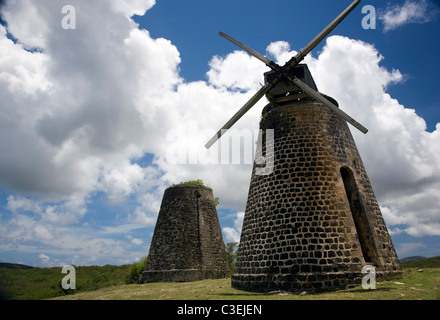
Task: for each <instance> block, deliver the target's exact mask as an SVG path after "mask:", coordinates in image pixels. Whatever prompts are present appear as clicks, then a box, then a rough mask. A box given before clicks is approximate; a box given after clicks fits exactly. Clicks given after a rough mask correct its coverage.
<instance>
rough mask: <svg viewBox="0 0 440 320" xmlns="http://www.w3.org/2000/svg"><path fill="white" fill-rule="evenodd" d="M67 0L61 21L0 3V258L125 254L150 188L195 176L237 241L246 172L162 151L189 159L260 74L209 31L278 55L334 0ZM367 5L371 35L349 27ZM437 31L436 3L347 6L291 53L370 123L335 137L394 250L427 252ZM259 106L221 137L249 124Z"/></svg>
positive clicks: (288, 51)
mask: <svg viewBox="0 0 440 320" xmlns="http://www.w3.org/2000/svg"><path fill="white" fill-rule="evenodd" d="M69 4H70V5H72V6H73V7H74V8H75V12H74V15H75V26H74V28H72V29H65V28H63V27H62V23H61V21H62V20H63V18H64V17H65V16H66V14H62V13H61V10H62V8H63V6H64V5H65V3H61V2H57V1H45V0H34V1H29V2H20V1H15V2H12V1H9V2H8V1H6V2H5V3H4V4H3V6H2V7H0V13H1V17H2V19H1V26H0V53H1V54H0V82H1V86H0V101H1V102H0V147H1V150H2V152H1V154H0V261H5V262H16V263H24V264H29V265H34V266H58V265H64V264H75V265H91V264H98V265H103V264H123V263H132V262H134V261H137V260H138V259H140V258H142V257H143V256H145V255H146V254H147V253H148V248H149V244H150V242H151V237H152V233H153V231H154V224H155V219H156V217H157V214H158V210H159V207H160V201H161V199H162V195H163V191H164V190H165V188H166V187H167V186H169V185H171V184H173V183H179V182H181V181H185V180H194V179H203V180H204V181H205V183H206V184H208V185H209V186H210V187H212V188H213V192H214V196H217V197H219V198H220V204H219V206H218V207H217V209H218V214H219V219H220V224H221V227H222V230H223V235H224V238H225V241H227V242H230V241H235V240H237V239H238V237H239V234H240V228H241V222H242V219H243V212H244V210H245V203H246V197H247V191H248V187H249V179H250V173H251V169H252V166H251V165H250V164H248V163H241V164H228V165H225V164H223V165H221V164H208V165H207V164H203V163H200V161H198V162H196V163H194V164H187V163H177V164H176V163H173V161H170V160H172V159H170V155H171V156H172V155H173V150H184V151H185V150H186V151H191V150H192V151H195V153H197V154H198V155H201V154H202V152H204V151H202V149H203V145H204V143H205V142H206V140H207V138H209V136H210V135H209V134H208V133H209V132H211V131H213V130H215V131H216V130H217V129H219V128H220V126H221V125H222V124H223V123H224V122H226V121H227V120H228V119H229V117H230V116H231V115H232V114H234V113H235V112H236V111H237V110H238V109H239V108H240V107H241V105H243V103H244V102H246V101H247V100H248V99H249V98H250V97H251V96H252V95H253V94H254V93H255V92H256V91H257V90H258V88H259V87H260V83H263V81H264V80H263V76H262V75H263V73H264V72H265V71H267V68H266V67H265V66H264V65H263V64H262V63H261V62H260V61H257V60H256V59H254V58H251V57H249V56H248V55H247V54H245V53H243V52H242V51H240V50H239V49H238V48H237V47H235V46H234V45H233V44H231V43H229V42H228V41H226V40H225V39H223V38H221V37H220V36H218V35H217V33H218V31H223V32H225V33H227V34H229V35H231V36H233V37H235V38H236V39H238V40H240V41H242V42H243V43H245V44H247V45H248V46H250V47H251V48H253V49H255V50H256V51H258V52H260V53H262V54H264V55H267V56H269V57H270V58H271V59H273V60H274V61H277V62H279V63H282V62H284V61H285V60H286V59H288V58H290V57H291V56H292V55H293V54H294V53H295V52H296V51H298V50H299V49H301V48H302V47H304V46H305V45H306V44H307V43H308V42H309V41H310V40H311V39H312V38H313V37H314V36H315V35H316V34H317V33H319V32H320V31H321V30H322V29H323V28H324V27H325V26H326V25H327V24H328V23H329V22H330V21H332V20H333V19H334V17H336V16H337V15H338V14H339V13H340V12H341V11H342V10H343V9H344V8H345V7H346V6H348V5H349V4H350V1H345V0H344V1H343V0H338V1H322V0H310V1H287V0H274V1H271V2H270V5H269V3H268V2H267V1H260V0H252V1H250V0H240V1H236V0H235V1H231V0H226V1H223V2H221V3H215V4H213V3H212V2H210V1H194V0H186V1H181V0H163V1H161V0H157V1H154V0H137V1H135V0H126V1H117V2H108V1H93V2H83V1H69ZM366 5H371V6H373V7H374V8H375V10H376V29H368V30H366V29H364V28H363V27H362V20H363V19H364V18H365V16H366V14H363V13H362V8H363V7H364V6H366ZM72 14H73V13H72ZM71 23H72V21H71ZM439 30H440V7H439V3H438V1H433V0H402V1H389V2H384V1H378V0H371V1H362V2H361V4H360V5H359V6H358V7H357V8H356V9H355V10H354V11H353V12H352V13H351V14H350V15H349V16H348V17H347V18H346V19H345V20H344V21H343V22H342V23H341V24H340V25H339V26H338V27H337V28H336V29H335V30H334V31H333V32H332V33H331V35H330V36H329V37H328V38H327V39H326V40H324V41H323V42H322V43H321V44H320V45H319V46H318V47H317V48H315V49H314V50H313V51H312V53H311V54H310V55H309V56H308V57H307V59H306V60H305V62H306V63H307V64H308V65H309V68H310V69H311V71H312V74H313V76H314V78H315V81H316V83H317V85H318V88H319V89H320V91H321V92H324V93H326V94H328V95H330V96H333V97H334V98H336V99H337V100H338V102H339V104H340V106H341V108H342V109H344V110H345V111H346V112H348V113H349V114H350V115H351V116H353V117H354V118H356V119H357V120H358V121H360V122H361V123H363V124H364V125H366V127H367V128H369V129H370V131H369V133H368V134H367V135H365V136H364V135H361V134H359V133H357V132H355V130H352V132H353V135H354V138H355V140H356V143H357V145H358V148H359V150H360V153H361V155H362V159H363V161H364V164H365V166H366V169H367V172H368V174H369V177H370V179H371V182H372V185H373V188H374V190H375V193H376V196H377V198H378V201H379V204H380V206H381V209H382V213H383V215H384V218H385V221H386V223H387V226H388V228H389V230H390V233H391V234H392V239H393V243H394V245H395V247H396V250H397V252H398V255H399V257H406V256H411V255H423V256H434V255H440V241H439V240H440V211H439V209H438V208H439V207H440V195H439V194H438V192H437V190H439V188H440V161H439V155H440V125H437V124H438V123H439V122H440V92H439V90H438V84H439V82H438V74H439V72H440V62H439V61H438V52H439V50H440V44H439V43H440V33H439V32H438V31H439ZM262 100H264V99H262ZM264 104H265V101H261V102H260V103H259V104H257V105H256V106H255V107H254V108H253V109H252V110H251V111H250V112H249V113H248V114H247V115H246V116H245V117H243V118H242V119H241V120H240V121H239V122H238V123H237V126H236V128H237V130H243V131H245V130H248V129H249V130H254V129H256V128H257V126H258V121H259V115H260V113H261V109H262V107H263V106H264ZM243 131H242V132H243ZM176 148H177V149H176ZM178 148H181V149H178ZM171 158H172V157H171ZM198 160H200V159H198Z"/></svg>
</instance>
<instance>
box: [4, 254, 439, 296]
mask: <svg viewBox="0 0 440 320" xmlns="http://www.w3.org/2000/svg"><path fill="white" fill-rule="evenodd" d="M402 266H403V268H404V269H403V274H402V275H401V276H400V277H399V278H395V279H393V280H386V281H385V280H381V279H378V282H377V285H376V289H375V290H364V289H362V287H361V286H358V287H355V288H351V289H346V290H338V291H334V292H326V293H319V294H310V293H307V294H306V295H303V296H301V295H295V294H287V293H279V294H262V293H252V292H246V291H241V290H236V289H233V288H232V287H231V280H230V278H226V279H215V280H204V281H197V282H182V283H149V284H125V283H126V280H127V279H128V276H129V274H130V265H124V266H110V265H107V266H102V267H100V266H84V267H81V266H79V267H76V268H75V269H76V290H63V289H62V287H61V280H62V278H63V277H64V276H65V275H64V274H62V273H61V267H58V268H31V269H23V268H22V267H20V268H18V267H17V266H12V267H11V266H9V267H1V268H0V299H12V300H42V299H52V298H53V299H62V300H141V299H144V300H145V299H146V300H439V299H440V259H439V257H433V258H428V259H423V260H420V261H418V262H414V261H408V262H404V263H402ZM14 267H17V268H14Z"/></svg>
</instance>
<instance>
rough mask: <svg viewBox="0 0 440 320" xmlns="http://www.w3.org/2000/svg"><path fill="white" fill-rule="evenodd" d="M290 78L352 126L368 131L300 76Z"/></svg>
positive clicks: (364, 131) (363, 131)
mask: <svg viewBox="0 0 440 320" xmlns="http://www.w3.org/2000/svg"><path fill="white" fill-rule="evenodd" d="M289 80H290V81H292V82H293V83H294V84H295V85H296V86H298V87H299V88H301V89H302V90H303V91H304V92H305V93H307V94H308V95H310V96H311V97H312V98H315V99H316V100H318V101H319V102H322V103H323V104H324V105H326V106H327V107H329V108H330V109H331V110H332V111H333V112H334V113H336V114H337V115H338V116H340V117H341V118H343V119H344V120H345V121H347V122H348V123H350V124H351V125H352V126H354V127H355V128H356V129H358V130H359V131H361V132H362V133H364V134H365V133H367V132H368V129H367V128H365V127H364V126H363V125H361V124H360V123H359V122H357V121H356V120H354V119H353V118H352V117H350V116H349V115H348V114H346V113H345V112H344V111H342V110H341V109H339V108H338V107H337V106H335V105H334V104H333V103H331V102H330V101H329V100H327V99H326V98H325V97H324V96H322V95H321V94H320V93H319V92H317V91H315V90H313V89H312V88H310V87H309V86H308V85H307V84H305V83H304V82H302V81H301V80H299V79H298V78H290V77H289Z"/></svg>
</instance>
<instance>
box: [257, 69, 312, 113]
mask: <svg viewBox="0 0 440 320" xmlns="http://www.w3.org/2000/svg"><path fill="white" fill-rule="evenodd" d="M277 77H281V78H282V80H281V81H279V82H278V83H277V84H276V85H275V86H274V87H273V88H272V89H271V90H269V92H267V93H266V97H267V99H268V100H269V101H270V102H272V103H275V104H277V105H280V104H284V103H286V102H291V101H316V99H315V98H313V97H311V96H310V95H308V94H307V93H306V92H304V91H303V90H302V89H301V88H300V87H298V86H297V85H295V84H293V83H292V82H291V81H290V80H289V78H297V79H299V80H300V81H302V82H304V83H305V84H306V85H308V86H309V87H310V88H312V89H313V90H315V91H317V90H318V88H317V87H316V84H315V81H314V80H313V77H312V75H311V73H310V71H309V68H308V67H307V65H306V64H299V65H297V66H295V67H294V68H291V69H290V70H287V71H284V72H280V71H275V70H272V71H269V72H266V73H265V74H264V81H265V83H270V82H272V81H274V80H275V79H276V78H277Z"/></svg>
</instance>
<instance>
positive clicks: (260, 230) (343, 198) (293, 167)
mask: <svg viewBox="0 0 440 320" xmlns="http://www.w3.org/2000/svg"><path fill="white" fill-rule="evenodd" d="M359 2H360V0H356V1H354V2H353V3H352V4H351V5H350V6H349V7H347V9H346V10H345V11H343V12H342V13H341V14H340V15H339V16H338V17H337V18H336V19H335V20H334V21H333V22H332V23H330V25H329V26H327V27H326V28H325V29H324V30H323V31H322V32H321V33H320V34H319V35H318V36H316V37H315V39H313V40H312V41H311V42H310V43H309V44H308V45H307V46H306V47H305V48H304V49H303V50H301V51H300V52H299V53H298V54H297V55H296V56H295V57H293V58H292V59H291V60H290V61H289V62H287V63H286V64H285V65H284V66H283V67H280V66H278V65H277V64H275V63H274V62H273V61H270V60H269V59H267V58H266V57H264V56H262V55H260V54H259V53H257V52H255V51H253V50H252V49H250V48H249V47H247V46H245V45H243V44H242V43H240V42H238V41H237V40H235V39H233V38H231V37H229V36H227V35H225V34H223V33H220V35H221V36H223V37H225V38H227V39H228V40H230V41H231V42H233V43H234V44H236V45H238V46H240V47H241V48H242V49H244V50H246V51H247V52H248V53H250V54H251V55H253V56H255V57H256V58H258V59H259V60H261V61H263V62H264V63H265V64H266V65H267V66H269V67H270V68H271V69H272V71H270V72H267V73H266V74H265V81H266V84H265V85H264V86H263V87H262V88H261V89H260V90H259V91H258V92H257V93H256V94H255V96H254V97H253V98H251V100H250V101H249V102H248V103H246V104H245V105H244V106H243V107H242V109H241V110H240V111H238V112H237V114H236V115H234V116H233V117H232V119H231V120H229V121H228V122H227V123H226V124H225V125H224V126H223V128H222V129H221V130H220V131H219V132H218V133H217V134H216V135H215V136H214V137H213V138H212V139H211V140H210V141H209V142H208V143H207V145H206V147H207V148H209V147H210V146H211V145H212V144H213V143H214V142H215V141H216V140H217V139H218V138H220V137H221V135H222V134H223V133H224V132H225V130H227V129H229V128H230V127H231V126H232V125H233V124H234V123H235V122H236V121H237V120H238V119H239V118H240V117H241V116H242V115H243V114H244V113H245V112H246V111H247V110H249V109H250V108H251V107H252V106H253V105H255V103H257V101H258V100H259V99H260V98H261V97H263V96H264V95H266V97H267V98H268V100H269V101H270V103H269V104H268V105H267V106H266V107H265V108H264V109H263V112H262V119H261V122H260V129H261V130H262V132H266V131H267V130H269V129H273V130H274V139H273V141H266V145H265V146H263V148H262V152H261V153H260V156H261V155H265V158H266V159H267V158H268V157H271V158H272V159H273V167H272V168H270V170H269V172H266V173H264V170H263V173H262V171H261V170H260V171H257V169H259V168H258V165H257V163H261V162H260V161H258V156H259V155H258V152H257V155H256V159H255V163H254V168H253V173H252V177H251V182H250V187H249V194H248V200H247V205H246V211H245V217H244V221H243V227H242V233H241V239H240V246H239V251H238V258H237V264H236V270H235V274H234V275H233V277H232V286H233V287H235V288H238V289H242V290H249V291H272V290H288V291H297V290H314V291H321V290H333V289H337V288H344V287H346V286H347V285H350V284H360V281H361V278H362V277H363V276H365V275H364V274H362V273H361V272H362V268H363V266H366V265H373V266H374V267H375V269H376V275H377V276H382V275H393V274H398V273H400V272H401V267H400V264H399V261H398V258H397V255H396V252H395V250H394V247H393V244H392V242H391V238H390V236H389V234H388V231H387V228H386V225H385V222H384V220H383V217H382V214H381V212H380V209H379V205H378V203H377V200H376V198H375V195H374V193H373V190H372V187H371V184H370V181H369V179H368V176H367V173H366V171H365V168H364V165H363V163H362V160H361V157H360V155H359V152H358V150H357V148H356V145H355V142H354V139H353V137H352V135H351V132H350V130H349V128H348V125H347V122H349V123H350V124H352V125H353V126H355V127H356V128H357V129H359V130H360V131H362V132H363V133H366V132H367V129H366V128H365V127H363V126H362V125H361V124H359V123H358V122H356V121H355V120H354V119H352V118H351V117H350V116H348V115H347V114H346V113H345V112H343V111H342V110H341V109H339V107H338V104H337V102H336V101H335V100H334V99H333V98H331V97H328V96H325V95H323V94H321V93H319V92H317V87H316V85H315V82H314V81H313V78H312V75H311V74H310V72H309V69H308V68H307V65H305V64H299V63H300V62H301V61H302V60H303V58H304V56H305V55H307V54H308V53H309V52H310V51H311V50H312V49H313V48H314V47H315V46H316V45H317V44H318V43H319V42H320V41H322V40H323V39H324V38H325V37H326V36H327V35H328V34H329V33H330V32H331V31H332V30H333V29H334V28H335V27H336V26H337V25H338V24H339V23H340V22H341V21H342V20H343V19H344V18H345V17H346V16H347V15H348V14H349V13H350V12H351V11H352V10H353V9H354V8H355V7H356V6H357V5H358V4H359ZM266 140H267V139H266ZM260 169H261V168H260Z"/></svg>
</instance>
